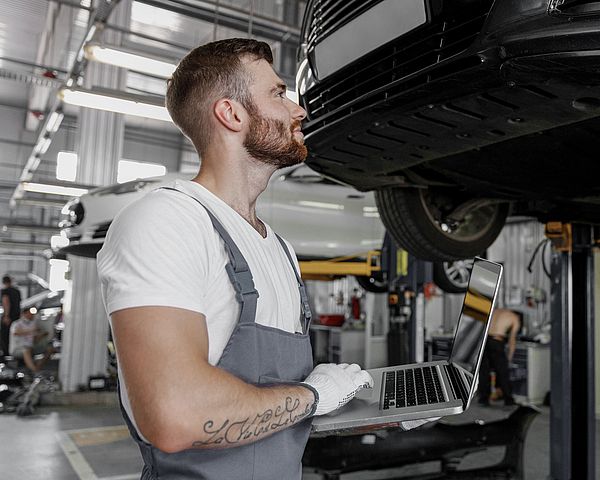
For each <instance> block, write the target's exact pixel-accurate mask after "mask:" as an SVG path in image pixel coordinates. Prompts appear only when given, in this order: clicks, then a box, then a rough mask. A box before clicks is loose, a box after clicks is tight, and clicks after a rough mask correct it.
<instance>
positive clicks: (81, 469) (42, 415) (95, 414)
mask: <svg viewBox="0 0 600 480" xmlns="http://www.w3.org/2000/svg"><path fill="white" fill-rule="evenodd" d="M477 409H478V407H476V406H474V407H473V411H472V412H471V411H470V412H468V413H472V414H477V415H479V416H480V417H482V418H483V417H486V416H487V417H490V416H491V417H494V416H497V415H500V414H501V411H502V410H503V409H502V407H492V408H490V409H479V410H477ZM549 420H550V417H549V410H548V409H547V408H544V409H543V413H542V414H541V415H539V416H538V417H537V418H536V419H535V420H534V422H533V424H532V426H531V428H530V430H529V434H528V439H527V444H526V466H527V477H526V478H527V480H546V479H547V477H548V474H549V444H548V442H549ZM597 432H600V422H598V426H597ZM0 445H1V447H0V477H1V478H2V479H3V480H27V479H36V480H37V479H41V478H50V479H55V480H79V479H85V480H97V479H98V480H108V479H110V480H126V479H137V478H139V472H140V471H141V465H142V463H141V458H140V455H139V453H138V450H137V447H136V445H135V444H134V443H133V441H132V440H131V439H130V438H129V435H128V432H127V429H126V427H125V425H124V424H123V420H122V418H121V414H120V412H119V409H118V408H117V407H115V406H110V407H104V406H103V407H99V406H77V407H73V406H69V407H40V408H38V409H37V410H36V414H35V415H33V416H31V417H26V418H19V417H17V416H15V415H13V414H3V415H0ZM596 448H597V458H600V434H599V435H598V440H597V442H596ZM502 450H503V449H501V448H496V449H490V450H489V451H487V452H483V453H478V454H474V455H472V456H471V457H467V458H466V459H465V460H464V462H463V465H464V466H465V467H467V466H468V467H473V466H476V465H489V464H490V463H495V462H496V461H497V459H499V458H500V457H501V456H502V453H503V452H502ZM467 464H468V465H467ZM435 467H436V466H435V465H426V464H425V465H420V466H416V467H415V466H411V467H410V468H409V467H405V468H403V469H397V470H395V471H390V470H388V471H380V472H369V473H365V472H357V473H354V474H347V475H343V476H342V478H343V479H344V480H349V479H379V478H398V477H406V478H410V476H411V474H415V473H416V472H417V471H418V472H419V473H421V472H425V471H427V470H428V469H435ZM317 478H319V477H318V476H315V475H312V474H306V475H305V477H304V480H313V479H315V480H316V479H317Z"/></svg>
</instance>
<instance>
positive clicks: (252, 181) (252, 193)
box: [192, 152, 276, 236]
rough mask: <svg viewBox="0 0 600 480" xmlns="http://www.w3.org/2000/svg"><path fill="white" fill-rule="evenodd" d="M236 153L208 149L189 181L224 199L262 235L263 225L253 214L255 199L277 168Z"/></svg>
mask: <svg viewBox="0 0 600 480" xmlns="http://www.w3.org/2000/svg"><path fill="white" fill-rule="evenodd" d="M237 153H238V154H237V155H235V156H232V155H219V156H218V157H217V156H216V155H211V153H210V152H208V153H207V154H205V155H204V156H203V159H202V165H201V168H200V172H199V173H198V175H197V176H196V177H195V178H194V179H193V180H192V181H194V182H196V183H199V184H200V185H202V186H203V187H204V188H206V189H207V190H209V191H210V192H211V193H213V194H214V195H216V196H217V197H219V198H220V199H221V200H223V201H224V202H225V203H226V204H227V205H229V206H230V207H231V208H233V209H234V210H235V211H236V212H237V213H239V214H240V215H241V216H242V217H243V218H244V219H245V220H246V221H247V222H248V223H250V225H252V226H253V227H254V228H255V229H256V230H258V231H259V233H261V234H263V236H264V226H263V225H262V222H260V220H258V218H257V217H256V200H257V198H258V196H259V195H260V194H261V193H262V192H263V191H264V190H265V188H266V187H267V184H268V183H269V179H270V178H271V175H272V174H273V172H274V171H275V170H276V168H275V167H273V166H271V165H266V164H264V163H261V162H258V161H256V160H254V159H252V158H250V157H248V156H247V155H245V154H240V152H237Z"/></svg>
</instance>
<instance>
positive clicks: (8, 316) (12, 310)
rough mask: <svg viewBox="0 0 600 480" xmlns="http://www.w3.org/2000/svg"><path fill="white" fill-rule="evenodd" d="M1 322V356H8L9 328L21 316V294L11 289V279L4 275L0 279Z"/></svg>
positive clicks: (15, 289)
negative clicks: (0, 281) (0, 289)
mask: <svg viewBox="0 0 600 480" xmlns="http://www.w3.org/2000/svg"><path fill="white" fill-rule="evenodd" d="M2 285H3V287H4V288H2V308H3V309H4V312H3V313H2V321H1V322H0V348H1V349H2V354H3V355H8V354H9V350H10V345H9V344H10V326H11V324H12V323H13V322H14V321H16V320H18V319H19V317H20V316H21V292H19V289H17V288H15V287H13V285H12V279H11V278H10V277H9V276H8V275H5V276H4V277H2Z"/></svg>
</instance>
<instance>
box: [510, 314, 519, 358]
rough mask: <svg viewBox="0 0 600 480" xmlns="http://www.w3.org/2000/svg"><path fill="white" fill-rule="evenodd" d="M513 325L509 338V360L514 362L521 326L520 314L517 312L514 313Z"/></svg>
mask: <svg viewBox="0 0 600 480" xmlns="http://www.w3.org/2000/svg"><path fill="white" fill-rule="evenodd" d="M512 315H513V319H512V326H511V328H510V337H509V339H508V361H509V362H512V358H513V355H514V354H515V349H516V348H517V332H518V331H519V328H520V322H519V316H518V315H516V314H514V313H513V314H512Z"/></svg>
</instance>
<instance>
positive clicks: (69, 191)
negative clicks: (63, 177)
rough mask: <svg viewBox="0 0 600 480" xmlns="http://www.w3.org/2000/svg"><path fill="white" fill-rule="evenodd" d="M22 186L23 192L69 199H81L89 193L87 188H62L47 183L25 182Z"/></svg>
mask: <svg viewBox="0 0 600 480" xmlns="http://www.w3.org/2000/svg"><path fill="white" fill-rule="evenodd" d="M22 185H23V190H25V191H26V192H34V193H48V194H50V195H65V196H67V197H80V196H81V195H83V194H85V193H87V192H88V189H87V188H75V187H62V186H60V185H47V184H45V183H32V182H23V183H22Z"/></svg>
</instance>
